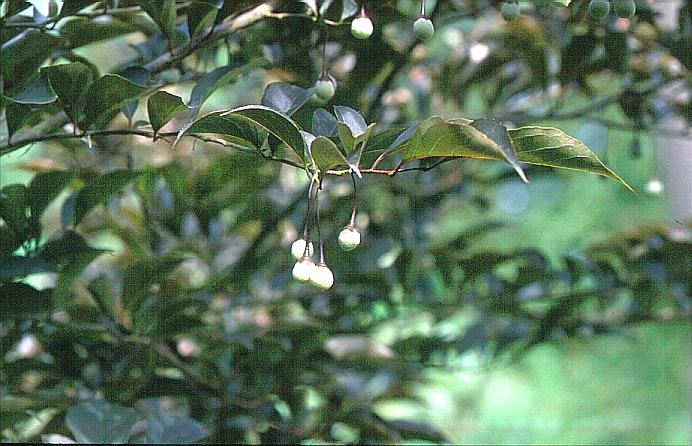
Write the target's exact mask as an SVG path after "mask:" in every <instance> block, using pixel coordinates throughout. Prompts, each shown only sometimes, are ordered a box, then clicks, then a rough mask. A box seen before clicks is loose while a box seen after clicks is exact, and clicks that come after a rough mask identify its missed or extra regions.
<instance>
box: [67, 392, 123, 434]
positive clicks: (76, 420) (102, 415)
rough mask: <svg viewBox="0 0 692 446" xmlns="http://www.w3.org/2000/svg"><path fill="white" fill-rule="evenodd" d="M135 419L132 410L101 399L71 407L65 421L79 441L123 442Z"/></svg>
mask: <svg viewBox="0 0 692 446" xmlns="http://www.w3.org/2000/svg"><path fill="white" fill-rule="evenodd" d="M136 421H137V414H136V413H135V411H134V410H132V409H128V408H125V407H121V406H118V405H116V404H111V403H108V402H106V401H103V400H92V401H88V402H85V403H81V404H79V405H77V406H74V407H71V408H70V409H69V410H68V411H67V415H66V416H65V423H66V424H67V427H68V428H69V429H70V431H72V434H73V435H74V437H75V439H76V440H77V441H78V442H80V443H125V442H126V441H127V439H128V438H129V437H130V435H131V433H132V427H133V426H134V424H135V422H136Z"/></svg>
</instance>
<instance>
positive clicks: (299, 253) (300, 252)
mask: <svg viewBox="0 0 692 446" xmlns="http://www.w3.org/2000/svg"><path fill="white" fill-rule="evenodd" d="M305 242H306V240H305V239H304V238H299V239H298V240H296V241H295V242H293V244H292V245H291V255H292V256H293V258H294V259H296V260H300V258H301V257H303V256H304V255H305ZM314 251H315V248H314V246H313V245H312V242H310V244H309V245H308V252H307V254H308V255H309V256H312V254H314Z"/></svg>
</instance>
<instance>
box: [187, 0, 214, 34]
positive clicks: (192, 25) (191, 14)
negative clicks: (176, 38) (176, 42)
mask: <svg viewBox="0 0 692 446" xmlns="http://www.w3.org/2000/svg"><path fill="white" fill-rule="evenodd" d="M222 6H223V0H217V1H205V2H193V3H192V4H190V6H188V7H187V29H188V32H189V34H190V37H192V38H195V37H200V36H201V35H202V33H203V32H205V31H206V30H207V29H208V28H209V27H210V26H211V25H213V24H214V20H215V19H216V15H217V14H218V12H219V9H220V8H221V7H222Z"/></svg>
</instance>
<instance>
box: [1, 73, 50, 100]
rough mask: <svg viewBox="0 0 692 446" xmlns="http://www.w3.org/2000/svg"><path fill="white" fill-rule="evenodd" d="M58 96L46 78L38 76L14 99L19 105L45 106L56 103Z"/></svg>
mask: <svg viewBox="0 0 692 446" xmlns="http://www.w3.org/2000/svg"><path fill="white" fill-rule="evenodd" d="M57 98H58V96H57V95H56V94H55V91H53V89H52V88H51V87H50V83H49V82H48V79H46V77H45V76H38V77H36V78H35V79H34V80H33V81H31V82H30V83H29V85H27V86H26V87H24V89H23V90H22V91H21V92H19V94H16V95H14V96H13V97H12V101H13V102H16V103H17V104H31V105H43V104H51V103H53V102H55V100H56V99H57Z"/></svg>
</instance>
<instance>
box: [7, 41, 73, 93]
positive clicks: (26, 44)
mask: <svg viewBox="0 0 692 446" xmlns="http://www.w3.org/2000/svg"><path fill="white" fill-rule="evenodd" d="M63 44H64V40H63V39H61V38H59V37H56V36H54V35H52V34H50V33H43V32H41V31H39V30H37V29H27V30H24V31H22V32H21V33H19V34H17V35H16V36H14V37H13V38H11V39H10V40H8V41H7V42H4V43H3V44H2V46H1V48H0V50H1V51H2V64H3V67H2V72H3V80H4V82H5V88H4V89H5V91H12V90H13V89H15V88H17V87H18V86H19V85H21V84H23V83H24V82H25V81H27V80H28V79H29V78H31V77H33V75H34V73H35V72H36V71H37V70H38V68H39V67H40V66H41V65H42V64H43V62H44V61H45V60H46V58H47V57H48V56H50V55H51V54H52V53H53V51H55V50H57V49H59V48H61V47H62V46H63Z"/></svg>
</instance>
